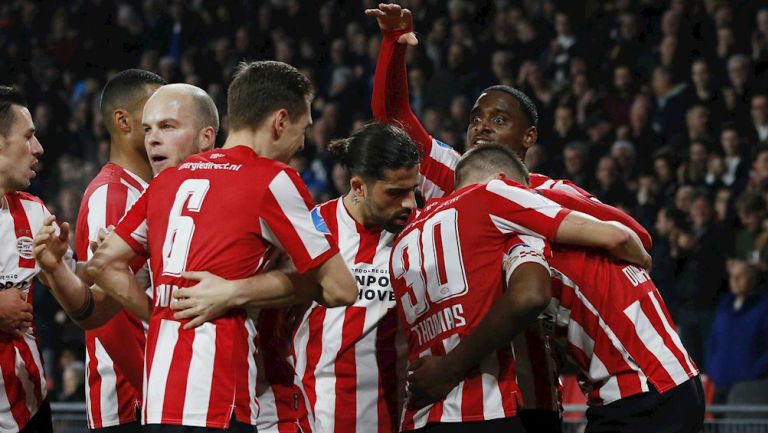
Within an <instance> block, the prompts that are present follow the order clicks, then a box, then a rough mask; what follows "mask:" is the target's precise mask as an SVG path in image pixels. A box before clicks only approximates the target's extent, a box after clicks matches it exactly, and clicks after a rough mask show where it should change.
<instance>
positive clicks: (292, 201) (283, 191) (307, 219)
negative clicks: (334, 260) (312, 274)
mask: <svg viewBox="0 0 768 433" xmlns="http://www.w3.org/2000/svg"><path fill="white" fill-rule="evenodd" d="M269 190H270V191H271V192H272V195H273V196H274V197H275V200H276V201H277V204H278V205H279V206H280V209H281V210H282V211H283V214H285V215H291V217H290V218H288V222H290V223H291V226H293V229H294V230H295V231H296V234H298V235H299V238H300V239H301V242H302V243H303V244H304V248H305V249H306V250H307V253H308V254H309V257H310V258H312V259H314V258H316V257H318V256H320V255H321V254H323V253H324V252H326V251H328V249H329V248H330V247H331V246H330V245H329V244H328V241H327V240H326V239H325V236H324V235H323V234H322V233H320V232H319V231H317V229H316V228H315V224H314V223H313V222H312V217H311V215H310V214H309V209H307V205H306V204H305V203H304V200H302V198H301V194H300V193H299V190H298V189H296V185H294V184H293V181H292V180H291V178H290V177H289V176H288V174H287V173H286V172H285V171H281V172H280V173H278V174H277V176H275V178H274V179H272V181H271V182H270V183H269Z"/></svg>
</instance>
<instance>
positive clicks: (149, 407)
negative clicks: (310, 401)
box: [116, 146, 338, 428]
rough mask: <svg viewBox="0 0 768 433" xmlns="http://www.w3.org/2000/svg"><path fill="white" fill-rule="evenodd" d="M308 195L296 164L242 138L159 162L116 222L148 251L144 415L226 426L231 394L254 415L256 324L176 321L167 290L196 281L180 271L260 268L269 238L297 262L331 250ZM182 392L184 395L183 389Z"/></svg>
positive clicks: (249, 419) (231, 318) (239, 314)
mask: <svg viewBox="0 0 768 433" xmlns="http://www.w3.org/2000/svg"><path fill="white" fill-rule="evenodd" d="M311 208H312V200H311V198H310V196H309V193H308V191H307V190H306V187H305V186H304V184H303V183H302V182H301V179H300V178H299V176H298V174H297V173H296V172H295V171H294V170H293V169H291V168H290V167H288V166H286V165H285V164H281V163H279V162H275V161H272V160H268V159H265V158H260V157H258V156H257V155H256V154H255V153H254V152H253V150H251V149H250V148H247V147H243V146H237V147H234V148H229V149H216V150H213V151H210V152H206V153H203V154H200V155H196V156H193V157H191V158H189V159H188V160H186V161H185V162H183V163H182V164H181V165H179V166H178V167H177V168H175V169H169V170H166V171H164V172H163V173H161V174H160V176H158V177H157V178H156V179H155V180H154V181H153V183H152V184H151V185H150V186H149V188H148V189H147V192H146V193H145V194H144V195H143V196H142V197H141V199H139V201H137V203H136V205H134V207H133V208H132V209H131V210H130V211H129V212H128V214H127V215H126V217H125V219H124V220H123V221H122V222H121V223H120V225H119V226H118V228H117V229H116V232H117V233H118V235H120V236H121V237H122V238H123V239H125V240H126V241H127V242H129V243H130V244H131V245H132V246H133V247H134V249H136V250H137V251H139V252H142V253H145V254H146V253H147V252H148V253H149V255H150V269H151V272H152V276H153V283H154V291H155V297H154V303H155V304H154V309H153V312H152V318H151V320H150V329H149V333H148V336H147V354H146V374H145V380H147V386H146V389H147V398H146V410H145V422H146V423H150V424H153V423H163V424H166V423H171V424H182V425H205V426H207V427H211V428H223V427H225V426H226V425H228V424H227V422H228V416H229V411H230V409H231V406H232V402H233V401H234V402H235V404H234V406H235V413H236V415H237V418H238V420H240V421H242V422H246V423H255V420H256V415H257V413H258V408H257V404H256V399H255V389H256V387H255V380H256V371H255V369H256V366H255V364H254V363H253V355H254V349H255V348H254V347H253V344H252V341H253V339H254V338H255V329H254V327H253V326H246V324H245V314H244V312H243V311H235V312H231V313H229V314H227V315H225V316H223V317H220V318H218V319H216V320H214V321H213V322H210V323H206V324H204V325H202V326H200V327H198V328H195V329H194V330H183V329H181V326H182V325H183V323H182V322H180V321H178V320H176V319H174V318H173V311H172V310H171V309H170V308H169V305H170V300H171V298H172V293H173V292H174V291H175V290H183V288H184V287H189V286H191V285H193V282H192V281H188V280H186V279H184V278H183V277H182V275H183V273H184V272H189V271H207V272H210V273H212V274H214V275H217V276H219V277H222V278H225V279H229V280H232V279H240V278H245V277H249V276H251V275H253V274H255V273H258V272H260V271H262V269H263V267H264V266H265V264H266V262H267V261H268V259H269V255H270V254H271V252H272V251H273V249H274V248H275V247H278V248H281V249H283V250H285V252H286V253H287V254H288V255H289V256H290V257H291V258H292V260H293V263H294V264H295V265H296V268H297V269H298V270H299V272H305V271H307V270H308V269H311V268H314V267H316V266H319V265H320V264H322V263H323V262H325V260H327V259H328V258H330V257H331V256H333V255H334V254H335V253H336V252H337V251H338V250H337V249H336V248H335V247H332V246H331V244H329V243H328V241H327V239H326V238H325V236H324V235H323V234H322V233H319V232H318V231H317V230H316V228H315V226H314V224H313V223H312V220H311V217H310V214H309V209H311ZM180 394H181V395H180Z"/></svg>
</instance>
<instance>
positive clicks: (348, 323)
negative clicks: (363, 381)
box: [334, 307, 365, 433]
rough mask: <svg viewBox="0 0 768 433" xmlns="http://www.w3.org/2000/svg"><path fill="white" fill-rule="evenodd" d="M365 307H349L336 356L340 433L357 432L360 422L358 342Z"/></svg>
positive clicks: (363, 322) (361, 332) (337, 416)
mask: <svg viewBox="0 0 768 433" xmlns="http://www.w3.org/2000/svg"><path fill="white" fill-rule="evenodd" d="M364 325H365V308H364V307H347V309H346V311H345V312H344V325H343V327H342V331H341V350H340V351H339V354H338V356H337V357H336V362H335V367H336V423H335V428H334V431H335V432H337V433H344V432H354V431H355V430H356V425H357V392H356V391H357V357H356V356H355V342H356V341H358V340H359V339H360V337H361V336H362V335H363V326H364Z"/></svg>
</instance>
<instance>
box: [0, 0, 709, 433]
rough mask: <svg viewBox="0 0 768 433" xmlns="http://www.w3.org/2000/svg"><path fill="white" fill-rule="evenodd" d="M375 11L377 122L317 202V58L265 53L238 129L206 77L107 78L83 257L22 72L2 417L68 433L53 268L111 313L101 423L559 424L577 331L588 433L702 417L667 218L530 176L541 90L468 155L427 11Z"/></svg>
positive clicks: (96, 338) (237, 102) (131, 73)
mask: <svg viewBox="0 0 768 433" xmlns="http://www.w3.org/2000/svg"><path fill="white" fill-rule="evenodd" d="M366 14H368V15H369V16H372V17H375V18H376V19H377V21H378V23H379V26H380V28H381V29H382V32H383V38H382V44H381V50H380V54H379V59H378V64H377V69H376V74H375V82H374V92H373V98H372V110H373V113H374V116H375V118H376V121H375V122H371V123H369V124H368V125H366V126H364V127H363V128H362V129H361V130H359V131H357V132H355V133H354V134H353V135H352V136H351V137H349V138H346V139H342V140H337V141H334V142H333V143H331V145H330V148H329V150H330V151H331V152H332V153H333V154H334V155H335V156H336V158H337V159H338V161H339V162H340V163H341V164H342V165H343V166H344V167H345V168H346V169H347V171H348V174H349V187H350V189H349V192H348V193H347V194H345V195H344V196H342V197H340V198H338V199H334V200H331V201H329V202H326V203H322V204H319V205H317V206H315V204H314V203H313V202H312V198H311V195H310V194H309V192H308V190H307V187H306V186H305V185H304V184H303V182H302V180H301V178H300V177H299V175H298V173H297V172H296V171H295V170H293V169H291V168H290V167H289V166H288V165H286V163H287V162H288V161H289V160H290V158H291V157H292V155H294V154H295V153H296V152H297V151H298V150H299V149H300V148H301V147H302V146H303V143H304V133H305V130H306V128H307V127H308V126H309V125H310V124H311V114H310V108H309V106H310V102H311V97H312V85H311V83H310V82H309V80H308V79H307V78H306V77H305V76H303V75H302V74H301V73H300V72H299V71H297V70H296V69H295V68H293V67H292V66H290V65H287V64H284V63H280V62H273V61H260V62H251V63H243V64H242V65H241V66H240V68H239V69H238V71H237V72H236V74H235V77H234V79H233V81H232V83H231V85H230V87H229V89H228V100H227V110H228V113H227V115H228V122H229V124H228V130H229V135H228V136H227V137H226V140H225V142H224V145H223V146H222V148H217V149H214V148H213V143H214V142H215V138H216V134H217V133H218V129H219V119H218V113H217V111H216V106H215V104H214V103H213V101H212V100H211V98H210V96H208V95H207V94H206V93H205V92H204V91H203V90H201V89H199V88H197V87H194V86H191V85H187V84H166V83H165V82H164V81H163V80H162V78H160V77H159V76H157V75H155V74H153V73H151V72H147V71H141V70H135V69H132V70H127V71H123V72H121V73H118V74H117V75H115V76H114V77H113V78H111V79H110V81H109V82H108V83H107V84H106V86H105V87H104V90H103V92H102V99H101V110H102V114H103V117H104V121H105V123H106V126H107V129H108V131H109V133H110V137H111V152H110V161H109V163H107V164H106V165H105V166H104V167H103V168H102V170H101V171H100V173H99V174H98V175H97V177H96V178H95V179H94V180H93V181H92V182H91V184H90V185H89V186H88V188H87V190H86V191H85V194H84V197H83V201H82V205H81V208H80V213H79V217H78V221H77V226H76V229H75V231H74V233H75V236H76V237H75V239H74V241H75V247H76V248H75V249H76V256H77V258H78V259H79V260H80V262H75V261H74V260H73V258H72V257H73V254H72V252H71V251H70V250H69V241H70V239H69V238H70V233H71V229H70V227H69V224H68V223H66V222H61V221H56V220H55V217H54V216H53V215H50V213H49V212H48V211H47V209H46V208H45V205H44V204H43V203H42V202H41V201H40V200H39V199H37V198H36V197H34V196H31V195H29V194H26V193H23V192H21V191H22V190H23V189H25V188H26V187H27V186H28V185H29V183H30V180H31V178H32V177H33V176H34V171H33V168H34V165H35V163H36V160H37V157H38V156H39V155H40V154H42V152H43V150H42V147H41V145H40V143H39V142H38V141H37V139H36V138H35V137H34V125H33V123H32V119H31V116H30V114H29V111H28V109H27V108H26V103H25V102H24V100H23V98H22V97H21V95H19V94H18V92H17V91H16V90H14V89H12V88H9V87H0V193H2V194H3V200H2V202H0V242H2V245H3V248H2V251H0V260H1V261H0V271H1V272H2V274H0V278H2V280H0V283H1V284H2V286H3V287H5V290H2V291H0V297H2V302H3V303H15V304H14V305H17V308H16V310H17V311H18V314H16V315H14V316H13V317H6V316H0V319H1V320H0V330H2V331H3V332H4V334H3V335H4V336H3V337H0V371H1V372H2V375H0V383H2V386H0V389H1V390H2V391H0V433H5V432H15V431H24V432H38V431H39V432H45V431H51V418H50V407H49V405H48V403H47V400H46V395H45V394H46V391H45V390H46V385H45V377H44V374H43V368H42V364H41V360H40V355H39V352H38V349H37V342H36V337H35V334H34V331H33V329H32V327H31V320H32V314H31V313H32V307H31V297H29V296H28V293H29V288H30V286H31V282H32V280H33V278H34V277H35V276H37V277H39V278H40V279H41V280H42V281H43V283H44V284H45V285H46V286H47V287H49V288H50V290H51V292H52V293H53V295H54V296H55V297H56V299H57V301H58V302H59V303H60V304H61V306H62V308H63V309H64V310H65V311H66V312H67V314H68V315H69V316H70V318H72V320H74V321H75V323H77V324H78V325H79V326H81V327H82V328H84V329H85V330H86V349H87V360H86V361H87V368H86V373H87V392H86V394H87V395H86V397H87V416H88V427H89V428H90V429H91V430H93V431H103V432H105V433H113V432H114V433H121V432H136V431H141V430H142V429H143V431H145V432H197V431H201V432H202V431H211V432H214V431H236V432H254V431H260V432H279V433H285V432H298V431H301V432H305V433H307V432H313V431H314V432H319V433H331V432H344V433H346V432H350V433H351V432H358V433H367V432H396V431H425V432H464V431H466V432H524V431H528V432H558V431H560V430H561V401H560V395H559V379H558V376H559V369H558V368H559V366H558V365H557V362H556V361H555V359H556V357H555V356H553V351H555V350H562V351H564V352H566V353H567V354H568V355H569V357H570V358H571V359H572V361H573V362H574V363H575V364H576V365H577V366H578V367H579V369H580V374H579V379H580V383H581V386H582V389H583V391H584V393H585V394H586V396H587V398H588V402H589V406H590V407H589V410H588V411H587V421H588V424H587V431H588V432H651V431H653V432H697V431H699V430H700V428H701V426H702V422H703V411H704V403H703V396H702V390H701V382H700V381H699V378H698V369H697V367H696V366H695V365H694V364H693V362H692V361H691V358H690V357H689V355H688V353H687V352H686V350H685V348H684V347H683V345H682V344H681V342H680V338H679V337H678V335H677V333H676V331H675V325H674V324H673V323H672V320H671V319H670V316H669V313H668V312H667V309H666V307H665V305H664V301H663V300H662V299H661V297H660V295H659V292H658V290H657V289H656V287H655V286H654V284H653V282H652V281H651V280H650V278H649V276H648V273H647V272H646V270H647V268H648V267H649V266H650V261H651V260H650V256H648V254H647V252H646V251H647V250H649V249H650V246H651V239H650V236H649V235H648V233H647V232H646V231H645V230H644V229H643V228H642V226H640V225H639V224H638V223H637V222H636V221H634V220H633V219H632V218H631V217H630V216H628V215H626V214H624V213H623V212H621V211H619V210H617V209H614V208H612V207H610V206H607V205H605V204H602V203H600V202H599V201H597V200H596V199H594V198H593V197H591V196H590V195H589V193H587V192H586V191H584V190H582V189H580V188H579V187H578V186H576V185H573V184H571V183H569V182H567V181H560V180H554V179H549V178H547V177H546V176H543V175H538V174H533V173H528V171H527V170H526V168H525V166H524V164H523V163H522V162H521V159H520V157H522V156H524V154H525V152H526V149H528V148H530V147H531V146H532V145H534V144H535V143H536V139H537V129H536V126H537V117H538V116H537V113H536V108H535V106H534V104H533V103H532V101H531V100H530V98H528V97H527V96H526V95H525V94H524V93H522V92H520V91H519V90H516V89H514V88H510V87H507V86H492V87H490V88H488V89H486V90H485V91H483V92H482V93H481V94H480V96H479V97H478V98H477V100H476V101H475V103H474V106H473V108H472V111H471V114H470V119H469V125H468V127H467V137H466V143H467V147H468V148H470V150H469V151H468V152H467V153H466V154H464V155H459V154H457V153H456V152H455V151H454V150H453V149H451V148H450V147H448V146H446V145H445V144H443V143H440V142H439V141H437V140H435V139H434V138H432V137H431V136H430V135H429V134H428V133H427V132H426V131H425V130H424V128H423V127H422V126H421V124H420V123H419V121H418V119H417V118H416V117H415V116H414V114H413V112H412V111H411V109H410V106H409V102H408V101H409V97H408V87H407V80H406V77H407V74H406V68H405V52H406V48H407V46H408V45H414V44H416V43H417V40H416V38H415V36H414V34H413V33H412V30H413V29H412V25H411V16H410V12H409V11H408V10H407V9H401V8H400V7H399V6H397V5H380V6H379V8H378V9H371V10H367V11H366ZM417 192H418V193H420V194H421V195H423V197H424V198H425V199H426V200H427V201H426V204H425V205H424V206H423V208H421V209H419V208H418V207H417ZM111 226H114V229H113V230H111V229H110V230H105V229H107V228H110V227H111Z"/></svg>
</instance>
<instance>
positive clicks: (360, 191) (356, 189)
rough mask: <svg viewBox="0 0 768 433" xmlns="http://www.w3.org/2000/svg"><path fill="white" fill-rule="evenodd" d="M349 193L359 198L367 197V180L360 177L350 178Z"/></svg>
mask: <svg viewBox="0 0 768 433" xmlns="http://www.w3.org/2000/svg"><path fill="white" fill-rule="evenodd" d="M349 192H350V193H351V194H353V195H355V196H357V197H360V198H363V197H365V180H363V178H362V177H360V176H352V177H350V178H349Z"/></svg>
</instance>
